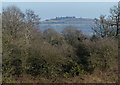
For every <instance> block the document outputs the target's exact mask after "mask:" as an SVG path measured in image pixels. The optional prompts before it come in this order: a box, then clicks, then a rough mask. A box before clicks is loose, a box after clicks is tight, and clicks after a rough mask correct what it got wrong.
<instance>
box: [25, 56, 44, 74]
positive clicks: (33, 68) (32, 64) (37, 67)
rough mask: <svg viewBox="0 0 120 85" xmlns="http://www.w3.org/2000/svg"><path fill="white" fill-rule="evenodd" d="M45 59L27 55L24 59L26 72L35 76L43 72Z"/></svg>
mask: <svg viewBox="0 0 120 85" xmlns="http://www.w3.org/2000/svg"><path fill="white" fill-rule="evenodd" d="M44 64H45V61H43V60H42V59H39V58H35V57H29V58H28V59H27V61H26V72H27V73H28V74H31V75H32V76H37V75H40V74H42V73H43V68H44Z"/></svg>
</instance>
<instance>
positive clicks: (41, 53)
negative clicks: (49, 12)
mask: <svg viewBox="0 0 120 85" xmlns="http://www.w3.org/2000/svg"><path fill="white" fill-rule="evenodd" d="M2 18H3V21H2V25H3V26H2V29H3V33H2V34H3V37H2V39H3V63H2V65H3V82H11V80H12V77H14V76H18V77H19V76H21V75H22V74H23V73H26V74H28V75H31V76H34V77H36V76H39V77H40V76H42V77H46V78H56V77H65V78H68V77H72V76H80V75H85V74H91V73H93V72H94V70H96V69H99V70H100V71H106V70H110V71H111V70H112V72H114V70H117V64H118V63H117V60H118V55H117V54H118V41H117V38H115V37H98V36H96V35H94V38H93V37H87V36H86V35H84V34H83V33H82V32H81V31H80V30H77V29H75V28H73V27H67V28H65V29H64V30H63V32H62V33H59V32H57V31H56V30H54V29H52V28H49V29H47V30H44V31H43V32H42V31H41V30H40V29H38V26H39V22H40V21H39V20H40V19H39V17H38V15H35V13H34V12H33V11H31V10H27V11H26V13H22V12H21V10H20V9H19V8H17V7H14V6H12V7H8V8H5V9H4V10H3V13H2Z"/></svg>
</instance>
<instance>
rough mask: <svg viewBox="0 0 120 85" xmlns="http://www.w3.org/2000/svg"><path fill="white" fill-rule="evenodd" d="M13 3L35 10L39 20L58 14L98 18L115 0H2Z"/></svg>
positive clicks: (106, 11)
mask: <svg viewBox="0 0 120 85" xmlns="http://www.w3.org/2000/svg"><path fill="white" fill-rule="evenodd" d="M11 5H15V6H17V7H19V8H20V9H21V10H22V11H23V12H25V10H26V9H31V10H33V11H35V13H36V14H38V15H39V16H40V17H41V20H45V19H49V18H54V17H58V16H76V17H83V18H98V17H99V16H100V15H101V14H104V15H109V9H110V8H111V7H113V6H114V5H117V2H4V3H2V6H3V7H7V6H11Z"/></svg>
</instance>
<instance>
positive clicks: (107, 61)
mask: <svg viewBox="0 0 120 85" xmlns="http://www.w3.org/2000/svg"><path fill="white" fill-rule="evenodd" d="M117 45H118V44H117V41H116V40H114V39H109V38H107V39H99V40H98V41H96V42H95V43H94V44H93V45H92V46H91V58H90V61H91V64H92V67H94V68H99V69H100V70H108V69H113V68H114V67H115V66H116V65H117V53H118V48H117V47H118V46H117ZM115 68H116V67H115Z"/></svg>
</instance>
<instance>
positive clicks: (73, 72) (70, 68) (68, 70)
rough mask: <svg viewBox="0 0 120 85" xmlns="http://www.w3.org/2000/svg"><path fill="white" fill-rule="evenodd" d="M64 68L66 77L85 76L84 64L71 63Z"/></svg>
mask: <svg viewBox="0 0 120 85" xmlns="http://www.w3.org/2000/svg"><path fill="white" fill-rule="evenodd" d="M63 67H64V68H63V69H64V77H69V76H79V75H81V74H84V73H85V71H84V69H83V65H82V64H78V63H77V62H75V61H70V62H68V63H67V65H64V66H63Z"/></svg>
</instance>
